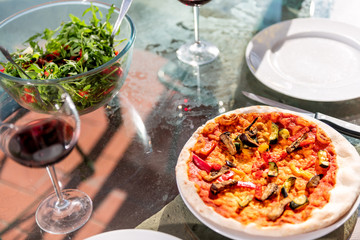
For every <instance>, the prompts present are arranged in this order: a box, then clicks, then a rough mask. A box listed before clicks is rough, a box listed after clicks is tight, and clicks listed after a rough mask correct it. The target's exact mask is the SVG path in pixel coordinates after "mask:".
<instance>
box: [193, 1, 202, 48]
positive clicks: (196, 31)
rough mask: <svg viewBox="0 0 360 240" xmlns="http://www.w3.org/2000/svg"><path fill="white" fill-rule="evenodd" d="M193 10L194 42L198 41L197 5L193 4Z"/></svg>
mask: <svg viewBox="0 0 360 240" xmlns="http://www.w3.org/2000/svg"><path fill="white" fill-rule="evenodd" d="M193 10H194V33H195V43H200V38H199V6H198V5H195V6H194V7H193Z"/></svg>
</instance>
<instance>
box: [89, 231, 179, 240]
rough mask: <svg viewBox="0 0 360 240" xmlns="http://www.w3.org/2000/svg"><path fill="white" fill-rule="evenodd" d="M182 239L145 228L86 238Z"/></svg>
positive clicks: (105, 239)
mask: <svg viewBox="0 0 360 240" xmlns="http://www.w3.org/2000/svg"><path fill="white" fill-rule="evenodd" d="M119 239H131V240H144V239H146V240H180V239H179V238H177V237H174V236H171V235H169V234H166V233H163V232H157V231H152V230H145V229H123V230H115V231H110V232H105V233H100V234H98V235H95V236H92V237H89V238H86V239H85V240H119Z"/></svg>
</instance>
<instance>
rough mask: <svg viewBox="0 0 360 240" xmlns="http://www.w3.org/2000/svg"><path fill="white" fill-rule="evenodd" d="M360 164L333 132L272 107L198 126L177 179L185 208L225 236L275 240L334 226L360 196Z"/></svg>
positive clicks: (240, 111)
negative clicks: (227, 232) (238, 234)
mask: <svg viewBox="0 0 360 240" xmlns="http://www.w3.org/2000/svg"><path fill="white" fill-rule="evenodd" d="M359 172H360V157H359V154H358V153H357V151H356V149H355V148H354V147H353V146H352V145H351V144H350V143H349V142H348V141H347V140H346V139H345V138H344V137H343V136H342V135H341V134H339V133H338V132H336V131H335V130H334V129H332V128H331V127H329V126H328V125H326V124H324V123H322V122H320V121H318V120H316V119H313V118H310V117H307V116H303V115H300V114H299V113H295V112H291V111H286V110H283V109H279V108H273V107H267V106H252V107H247V108H240V109H237V110H234V111H231V112H227V113H225V114H222V115H220V116H218V117H216V118H214V119H211V120H209V121H207V122H206V123H205V124H204V125H203V126H201V127H199V128H198V129H197V130H196V131H195V132H194V134H193V135H192V136H191V137H190V139H189V140H188V141H187V143H186V144H185V146H184V147H183V149H182V151H181V153H180V155H179V158H178V162H177V165H176V179H177V184H178V188H179V191H180V193H181V196H182V198H183V199H184V202H185V203H186V204H187V205H188V206H189V208H190V209H192V210H193V212H195V213H196V214H197V215H199V216H200V217H201V218H202V219H205V220H206V222H208V223H211V224H214V225H216V226H219V227H221V228H222V229H223V230H224V229H225V231H226V230H229V231H232V232H235V233H236V232H239V233H240V232H243V233H246V234H251V235H261V236H270V237H279V236H290V235H296V234H302V233H307V232H311V231H314V230H319V229H322V228H324V227H326V226H329V225H331V224H333V223H335V222H336V221H338V220H339V219H341V218H342V217H343V216H344V215H345V214H346V213H348V211H349V210H350V209H351V208H352V206H353V205H354V203H355V202H356V200H357V198H358V196H359V193H360V174H359Z"/></svg>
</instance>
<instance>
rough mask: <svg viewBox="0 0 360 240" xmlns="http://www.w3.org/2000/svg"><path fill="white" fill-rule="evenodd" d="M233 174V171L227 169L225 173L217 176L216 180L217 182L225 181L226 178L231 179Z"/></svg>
mask: <svg viewBox="0 0 360 240" xmlns="http://www.w3.org/2000/svg"><path fill="white" fill-rule="evenodd" d="M234 175H235V173H234V172H233V171H228V172H227V173H224V174H223V175H221V176H220V177H219V178H218V181H219V182H223V181H227V180H229V179H231V178H232V177H233V176H234Z"/></svg>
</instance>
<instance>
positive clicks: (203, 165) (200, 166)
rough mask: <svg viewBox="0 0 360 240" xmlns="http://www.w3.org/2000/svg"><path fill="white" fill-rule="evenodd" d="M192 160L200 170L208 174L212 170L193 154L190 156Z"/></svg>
mask: <svg viewBox="0 0 360 240" xmlns="http://www.w3.org/2000/svg"><path fill="white" fill-rule="evenodd" d="M192 160H193V162H194V164H195V165H196V166H197V167H198V168H199V169H201V170H204V171H206V172H207V173H210V172H211V170H212V167H211V165H210V164H208V163H207V162H205V161H204V160H202V159H201V158H200V157H198V156H196V155H195V154H192Z"/></svg>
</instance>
